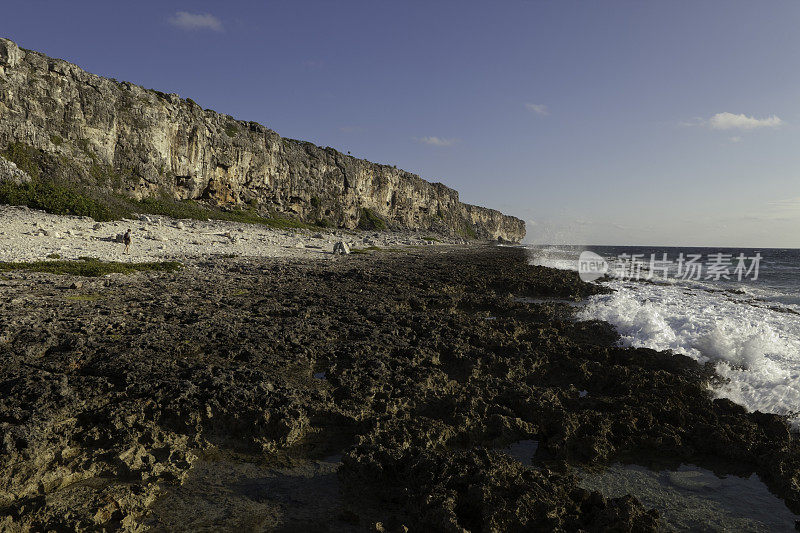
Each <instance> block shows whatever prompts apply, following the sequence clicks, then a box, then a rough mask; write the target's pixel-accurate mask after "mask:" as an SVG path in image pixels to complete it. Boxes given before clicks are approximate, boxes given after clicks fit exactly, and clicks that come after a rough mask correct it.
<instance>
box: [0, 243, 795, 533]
mask: <svg viewBox="0 0 800 533" xmlns="http://www.w3.org/2000/svg"><path fill="white" fill-rule="evenodd" d="M74 281H75V280H74V279H73V278H70V277H68V276H54V275H49V274H42V273H30V272H24V271H15V272H9V273H6V274H4V275H3V277H2V278H0V286H1V287H2V294H3V298H2V299H0V323H2V324H3V328H2V330H0V358H2V365H0V390H2V391H3V392H2V394H1V395H0V413H1V414H0V433H2V435H3V442H2V446H1V447H0V472H2V478H0V479H2V486H0V529H3V530H10V531H25V530H37V531H38V530H61V529H70V530H72V529H78V530H97V529H106V530H115V529H122V530H126V531H146V530H154V531H172V530H192V531H194V530H203V529H205V530H237V529H243V528H244V529H246V530H284V531H287V530H292V531H293V530H304V529H305V530H318V531H326V530H327V531H354V530H355V531H360V530H363V531H376V530H377V531H382V530H383V531H404V530H406V529H407V530H411V531H464V530H469V531H519V530H531V529H533V530H564V531H575V530H581V529H582V530H587V531H602V530H608V529H609V528H611V529H615V530H619V531H657V530H660V529H663V527H664V526H663V523H661V522H660V521H659V518H658V513H657V512H656V511H653V510H649V509H647V508H645V506H643V505H642V504H641V503H640V502H639V501H638V500H636V499H635V498H633V497H631V496H627V497H622V498H605V497H603V496H602V495H601V494H599V493H597V492H592V491H589V490H585V489H583V488H581V487H580V486H579V483H578V481H579V480H578V476H577V475H576V473H575V470H574V468H573V467H574V466H575V465H590V466H591V465H602V464H608V463H609V462H611V461H614V460H620V459H622V458H631V457H651V458H652V457H658V458H662V459H665V460H674V461H691V462H693V463H695V464H710V463H711V462H712V461H713V462H714V463H715V464H717V465H719V464H721V463H728V464H730V465H735V467H736V469H737V470H740V471H748V472H757V473H758V474H759V476H760V477H761V479H763V480H764V481H765V482H766V483H767V484H768V486H769V487H770V489H771V490H772V491H773V492H774V493H775V494H778V495H779V496H780V497H781V498H783V499H784V500H785V502H786V504H787V506H788V507H789V508H790V509H791V510H792V511H793V512H795V513H800V439H798V436H797V435H795V434H792V433H791V432H790V430H789V426H788V424H787V422H786V420H785V418H783V417H781V416H778V415H769V414H761V413H747V412H746V411H745V410H744V409H743V408H741V407H739V406H737V405H735V404H733V403H732V402H730V401H728V400H724V399H716V400H715V399H712V397H711V395H710V394H709V388H708V384H709V383H710V382H711V381H713V380H714V379H716V377H715V376H714V373H713V369H712V368H711V367H710V366H705V367H704V366H701V365H699V364H698V363H696V362H695V361H693V360H691V359H689V358H687V357H683V356H680V355H672V354H668V353H663V352H656V351H653V350H647V349H631V348H620V347H617V346H616V340H617V335H616V333H615V332H614V331H613V329H612V328H611V327H610V326H609V325H608V324H605V323H600V322H580V323H576V322H574V321H573V320H571V314H572V308H571V307H570V306H569V305H568V304H567V303H565V302H560V301H558V299H565V300H571V301H574V300H578V299H581V298H585V297H587V296H589V295H591V294H595V293H598V292H601V291H604V290H605V289H604V288H603V287H602V286H600V285H594V284H585V283H582V282H580V281H579V280H578V279H577V277H576V276H575V275H574V273H568V272H563V271H558V270H553V269H548V268H545V267H537V266H530V265H528V263H527V257H526V255H525V251H524V250H523V249H520V248H515V247H498V246H483V245H472V246H457V247H456V246H425V247H416V248H414V247H407V248H405V249H403V250H402V251H399V252H389V251H375V252H373V253H371V254H363V255H351V256H346V257H341V258H337V259H332V260H329V261H309V260H308V259H304V258H295V259H287V258H264V257H260V258H259V257H222V256H217V257H205V258H197V259H195V260H192V261H188V262H187V264H186V267H185V268H184V269H182V270H181V271H179V272H176V273H152V272H151V273H141V274H136V275H131V276H117V275H112V276H111V277H105V278H97V279H91V280H84V281H83V283H82V284H80V285H74V284H73V282H74ZM75 287H77V288H75ZM526 440H536V441H538V444H539V445H538V448H537V451H536V455H535V456H534V457H533V460H532V461H531V462H530V464H523V463H522V462H520V461H518V460H515V459H513V458H512V457H509V455H508V454H506V453H503V452H502V451H501V450H502V448H504V447H506V446H508V445H509V444H512V443H515V442H519V441H526Z"/></svg>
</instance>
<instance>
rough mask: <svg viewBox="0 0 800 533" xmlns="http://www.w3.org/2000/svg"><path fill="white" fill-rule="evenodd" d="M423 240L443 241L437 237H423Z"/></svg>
mask: <svg viewBox="0 0 800 533" xmlns="http://www.w3.org/2000/svg"><path fill="white" fill-rule="evenodd" d="M422 240H423V241H428V242H442V241H440V240H439V239H437V238H436V237H423V238H422Z"/></svg>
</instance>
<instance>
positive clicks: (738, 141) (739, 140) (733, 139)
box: [730, 135, 742, 143]
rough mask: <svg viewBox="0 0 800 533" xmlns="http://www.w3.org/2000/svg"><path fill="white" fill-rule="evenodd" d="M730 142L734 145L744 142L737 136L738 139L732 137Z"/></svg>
mask: <svg viewBox="0 0 800 533" xmlns="http://www.w3.org/2000/svg"><path fill="white" fill-rule="evenodd" d="M730 141H731V142H732V143H740V142H742V138H741V137H739V136H738V135H737V136H736V137H731V138H730Z"/></svg>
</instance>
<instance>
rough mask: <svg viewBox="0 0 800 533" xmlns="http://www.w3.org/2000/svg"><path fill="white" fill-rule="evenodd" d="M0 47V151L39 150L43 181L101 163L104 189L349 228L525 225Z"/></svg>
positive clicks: (169, 98) (367, 167)
mask: <svg viewBox="0 0 800 533" xmlns="http://www.w3.org/2000/svg"><path fill="white" fill-rule="evenodd" d="M0 43H1V44H0V66H2V68H3V69H4V75H3V76H0V106H2V107H0V109H2V121H0V150H2V149H4V148H5V147H6V146H8V145H9V144H10V143H13V142H20V143H24V144H25V145H28V146H30V147H32V148H34V149H38V150H42V151H43V153H42V154H39V155H41V157H43V158H46V159H48V164H46V165H42V173H43V177H53V178H62V179H70V180H78V181H82V182H84V183H96V181H95V180H93V178H92V177H91V173H90V170H91V169H92V168H93V165H94V166H97V165H99V166H100V167H102V168H104V169H108V170H109V171H111V172H114V173H116V174H117V175H118V176H119V178H120V180H118V183H117V184H116V185H114V184H112V183H109V184H107V187H108V188H110V189H112V190H113V191H114V192H117V193H124V194H128V195H131V196H133V197H135V198H144V197H151V196H152V197H155V196H158V195H160V194H163V193H164V192H166V193H167V194H169V195H171V196H172V197H173V198H175V199H179V200H186V199H192V200H205V201H208V202H210V203H214V204H217V205H220V206H223V207H235V206H239V207H243V206H245V205H247V204H251V203H253V204H256V205H257V206H259V209H261V210H263V211H269V212H273V213H283V214H289V215H291V216H295V217H298V218H300V219H304V220H306V221H308V222H314V221H317V220H325V221H327V222H329V223H332V224H334V225H337V226H340V227H346V228H350V229H352V228H356V227H358V226H361V227H365V228H366V227H375V225H376V224H378V225H380V224H385V225H387V226H389V227H392V228H412V229H413V228H424V229H426V230H427V229H430V230H434V231H440V232H444V233H449V234H451V235H459V234H465V233H466V234H469V235H474V236H476V237H478V238H484V239H496V238H498V237H502V238H504V239H508V240H513V241H519V240H520V239H521V238H522V237H523V236H524V235H525V224H524V222H523V221H521V220H519V219H517V218H514V217H509V216H505V215H503V214H502V213H500V212H499V211H495V210H492V209H486V208H483V207H476V206H472V205H467V204H462V203H461V202H460V200H459V196H458V192H457V191H454V190H453V189H450V188H448V187H446V186H444V185H442V184H440V183H429V182H427V181H424V180H423V179H421V178H420V177H419V176H417V175H415V174H412V173H410V172H406V171H404V170H401V169H397V168H394V167H392V166H389V165H380V164H376V163H372V162H369V161H366V160H363V159H357V158H355V157H351V156H349V155H345V154H342V153H340V152H338V151H336V150H334V149H333V148H329V147H328V148H321V147H319V146H315V145H313V144H311V143H308V142H302V141H295V140H291V139H286V138H282V137H281V136H280V135H278V134H277V133H275V132H274V131H272V130H270V129H268V128H266V127H264V126H262V125H260V124H257V123H255V122H243V121H237V120H234V119H233V118H232V117H230V116H229V115H223V114H220V113H216V112H214V111H210V110H203V109H202V108H200V107H199V106H198V105H196V104H195V103H194V102H192V101H190V100H182V99H180V98H179V97H178V96H177V95H166V94H163V93H160V92H158V91H154V90H147V89H144V88H142V87H139V86H137V85H134V84H132V83H128V82H121V83H120V82H117V81H115V80H112V79H108V78H102V77H100V76H96V75H93V74H89V73H87V72H85V71H83V70H81V69H80V68H79V67H77V66H75V65H73V64H70V63H67V62H66V61H63V60H60V59H54V58H50V57H47V56H45V55H43V54H41V53H38V52H34V51H29V50H20V49H19V48H18V47H17V46H16V45H15V44H14V43H13V42H11V41H8V40H2V41H0ZM54 95H57V97H54Z"/></svg>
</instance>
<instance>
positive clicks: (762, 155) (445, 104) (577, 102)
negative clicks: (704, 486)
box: [0, 0, 800, 247]
mask: <svg viewBox="0 0 800 533" xmlns="http://www.w3.org/2000/svg"><path fill="white" fill-rule="evenodd" d="M2 11H3V14H2V18H0V36H5V37H8V38H11V39H13V40H15V41H17V42H18V43H19V44H20V45H21V46H23V47H25V48H31V49H35V50H39V51H42V52H44V53H46V54H48V55H52V56H55V57H61V58H64V59H67V60H69V61H72V62H75V63H77V64H78V65H80V66H81V67H83V68H85V69H86V70H89V71H91V72H94V73H97V74H101V75H105V76H109V77H115V78H118V79H120V80H128V81H132V82H135V83H138V84H140V85H143V86H145V87H150V88H156V89H159V90H162V91H166V92H176V93H178V94H180V95H181V96H183V97H191V98H192V99H194V100H195V101H197V102H198V103H199V104H200V105H202V106H203V107H207V108H212V109H215V110H217V111H220V112H224V113H229V114H231V115H233V116H235V117H237V118H240V119H244V120H255V121H258V122H261V123H262V124H264V125H266V126H268V127H270V128H272V129H274V130H275V131H277V132H278V133H280V134H281V135H284V136H287V137H293V138H300V139H305V140H309V141H312V142H314V143H317V144H320V145H323V146H333V147H334V148H337V149H339V150H342V151H345V152H347V151H350V152H352V154H353V155H356V156H359V157H364V158H366V159H369V160H371V161H376V162H382V163H388V164H396V165H397V166H399V167H401V168H405V169H407V170H410V171H412V172H416V173H418V174H420V175H421V176H422V177H423V178H425V179H428V180H432V181H441V182H443V183H445V184H447V185H449V186H451V187H453V188H455V189H457V190H459V192H460V193H461V198H462V200H464V201H466V202H469V203H475V204H479V205H485V206H489V207H493V208H497V209H500V210H502V211H504V212H506V213H510V214H513V215H516V216H519V217H520V218H522V219H524V220H526V222H527V223H528V233H529V239H530V240H531V241H534V242H548V243H589V244H640V245H648V244H652V245H687V246H688V245H708V246H735V245H739V246H762V247H767V246H775V247H800V231H799V230H800V129H798V124H800V32H798V31H797V28H798V27H800V2H797V1H794V0H792V1H789V0H786V1H782V0H768V1H763V2H752V1H737V0H719V1H713V0H691V1H689V0H669V1H667V0H664V1H656V0H652V1H643V0H638V1H612V0H606V1H601V0H597V1H580V2H578V1H570V0H558V1H556V0H528V1H523V0H497V1H491V2H490V1H486V2H482V1H481V2H478V1H466V0H459V1H435V0H430V1H404V2H400V1H385V0H370V1H355V0H354V1H349V0H340V1H331V0H327V1H306V0H291V1H288V0H287V1H263V2H236V1H229V2H224V3H223V2H198V1H195V2H169V1H162V2H148V1H140V2H137V3H132V2H125V3H123V2H80V1H75V2H57V1H47V2H44V1H36V0H25V1H18V0H4V3H3V10H2Z"/></svg>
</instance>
